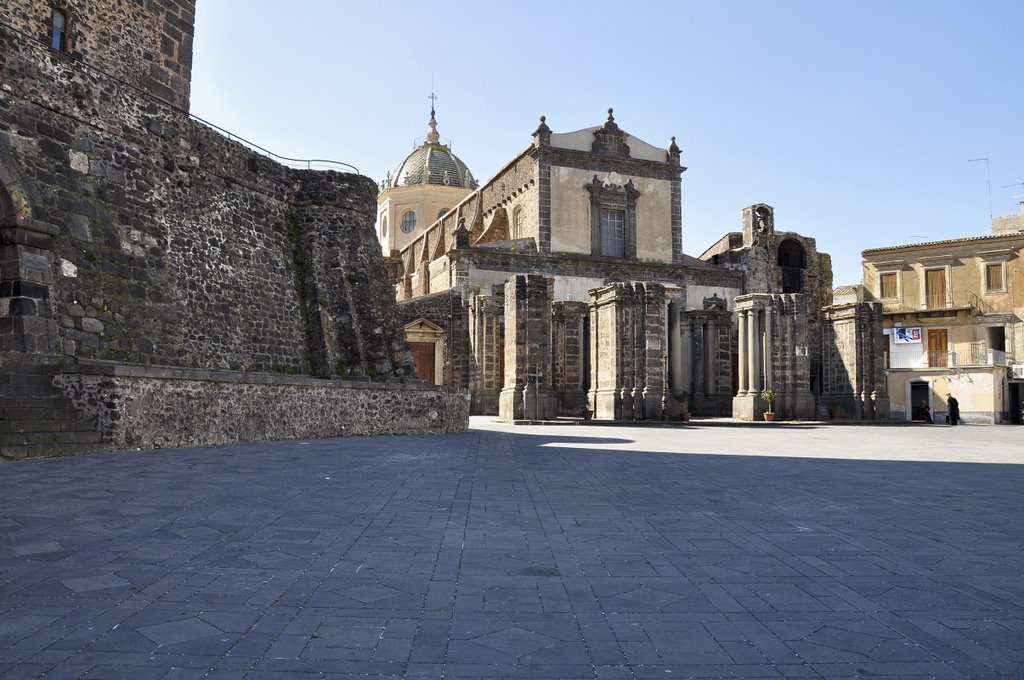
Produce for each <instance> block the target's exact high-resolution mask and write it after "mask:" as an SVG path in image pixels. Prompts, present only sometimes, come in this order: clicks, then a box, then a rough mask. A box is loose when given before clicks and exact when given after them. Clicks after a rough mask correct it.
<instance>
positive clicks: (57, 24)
mask: <svg viewBox="0 0 1024 680" xmlns="http://www.w3.org/2000/svg"><path fill="white" fill-rule="evenodd" d="M50 47H52V48H53V49H55V50H59V51H61V52H67V51H68V15H67V14H66V13H65V12H64V10H62V9H54V10H53V22H52V25H51V27H50Z"/></svg>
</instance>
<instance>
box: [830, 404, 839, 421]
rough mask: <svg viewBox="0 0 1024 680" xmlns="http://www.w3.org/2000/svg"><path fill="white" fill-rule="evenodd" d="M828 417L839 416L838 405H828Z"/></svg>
mask: <svg viewBox="0 0 1024 680" xmlns="http://www.w3.org/2000/svg"><path fill="white" fill-rule="evenodd" d="M828 417H829V418H831V419H832V420H835V419H836V418H838V417H839V406H838V405H836V404H832V405H831V406H829V407H828Z"/></svg>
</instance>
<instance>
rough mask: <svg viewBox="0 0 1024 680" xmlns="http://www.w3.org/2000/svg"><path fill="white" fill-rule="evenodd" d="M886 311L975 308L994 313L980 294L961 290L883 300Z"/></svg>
mask: <svg viewBox="0 0 1024 680" xmlns="http://www.w3.org/2000/svg"><path fill="white" fill-rule="evenodd" d="M883 304H884V305H885V309H886V311H888V312H912V311H929V310H942V309H975V310H977V311H978V312H980V313H982V314H995V313H996V310H995V309H993V307H992V305H990V304H988V303H987V302H985V301H984V300H983V299H982V298H981V296H980V295H978V294H977V293H975V292H974V291H970V290H968V291H963V292H959V293H953V294H951V295H947V294H946V293H943V294H941V295H936V294H932V293H925V294H924V295H909V296H904V297H903V299H901V300H898V301H892V302H883Z"/></svg>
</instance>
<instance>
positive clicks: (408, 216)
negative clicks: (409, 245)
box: [402, 210, 416, 234]
mask: <svg viewBox="0 0 1024 680" xmlns="http://www.w3.org/2000/svg"><path fill="white" fill-rule="evenodd" d="M415 228H416V213H414V212H413V211H411V210H406V211H405V214H404V215H402V231H404V232H405V233H406V234H408V233H410V232H412V230H413V229H415Z"/></svg>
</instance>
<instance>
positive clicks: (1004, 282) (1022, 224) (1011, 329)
mask: <svg viewBox="0 0 1024 680" xmlns="http://www.w3.org/2000/svg"><path fill="white" fill-rule="evenodd" d="M861 257H862V268H863V284H864V287H865V293H866V295H868V296H869V297H872V298H874V299H875V300H876V301H878V302H880V303H881V304H882V307H883V323H882V325H883V332H884V334H885V344H884V347H885V353H886V357H885V360H886V375H887V382H888V390H889V400H890V401H889V403H890V409H891V415H892V417H893V418H897V419H906V420H912V419H920V418H921V417H922V413H923V409H922V408H921V407H922V405H925V404H926V405H927V406H928V408H929V409H930V411H931V413H932V414H933V417H934V418H935V421H936V422H942V421H943V419H944V417H945V415H946V414H947V413H948V403H947V394H952V395H953V396H954V397H956V399H957V401H958V402H959V404H960V413H961V417H962V419H963V420H964V421H965V422H968V423H996V424H999V423H1015V424H1020V423H1021V420H1022V418H1021V409H1022V403H1024V401H1022V397H1024V203H1022V204H1021V212H1020V214H1019V215H1010V216H1006V217H997V218H995V219H993V220H992V233H991V234H989V235H985V236H970V237H965V238H959V239H951V240H944V241H933V242H929V243H914V244H907V245H899V246H890V247H885V248H871V249H869V250H865V251H863V253H862V254H861Z"/></svg>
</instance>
